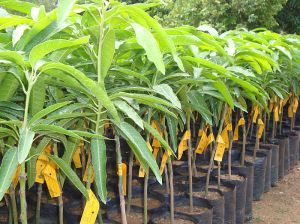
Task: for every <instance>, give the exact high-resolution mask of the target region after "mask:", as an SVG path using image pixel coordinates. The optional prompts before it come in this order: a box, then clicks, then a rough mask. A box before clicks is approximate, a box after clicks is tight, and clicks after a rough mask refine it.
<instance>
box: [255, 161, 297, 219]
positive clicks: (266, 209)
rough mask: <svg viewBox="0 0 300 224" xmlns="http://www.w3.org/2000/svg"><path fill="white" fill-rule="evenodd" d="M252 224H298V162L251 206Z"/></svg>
mask: <svg viewBox="0 0 300 224" xmlns="http://www.w3.org/2000/svg"><path fill="white" fill-rule="evenodd" d="M251 223H253V224H293V223H299V224H300V162H299V163H298V165H297V166H295V168H294V169H293V170H291V171H290V173H289V174H288V175H287V176H285V177H284V178H283V179H282V180H281V181H280V182H279V183H278V186H277V187H273V188H272V189H271V190H270V191H269V192H267V193H265V194H264V195H263V198H262V200H261V201H258V202H254V204H253V220H252V222H251Z"/></svg>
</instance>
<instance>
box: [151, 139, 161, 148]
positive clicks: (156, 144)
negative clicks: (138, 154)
mask: <svg viewBox="0 0 300 224" xmlns="http://www.w3.org/2000/svg"><path fill="white" fill-rule="evenodd" d="M152 146H153V147H158V148H159V147H160V146H161V144H160V141H158V140H157V139H156V138H153V141H152Z"/></svg>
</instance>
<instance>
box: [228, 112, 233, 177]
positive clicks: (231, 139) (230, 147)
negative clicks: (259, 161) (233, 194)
mask: <svg viewBox="0 0 300 224" xmlns="http://www.w3.org/2000/svg"><path fill="white" fill-rule="evenodd" d="M229 123H231V124H232V119H231V116H229ZM228 137H229V148H228V175H229V179H231V150H232V142H233V133H232V130H230V131H229V136H228Z"/></svg>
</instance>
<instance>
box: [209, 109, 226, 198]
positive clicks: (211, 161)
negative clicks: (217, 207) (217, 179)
mask: <svg viewBox="0 0 300 224" xmlns="http://www.w3.org/2000/svg"><path fill="white" fill-rule="evenodd" d="M226 111H227V104H225V106H224V108H223V111H222V115H221V121H220V126H219V130H218V135H220V134H221V132H222V128H223V124H224V120H225V115H226ZM217 146H218V143H217V142H215V145H214V149H213V151H212V154H211V155H210V161H209V167H208V170H207V176H206V184H205V195H207V193H208V186H209V179H210V172H211V169H212V167H213V164H214V155H215V153H216V150H217Z"/></svg>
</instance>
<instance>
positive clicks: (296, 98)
mask: <svg viewBox="0 0 300 224" xmlns="http://www.w3.org/2000/svg"><path fill="white" fill-rule="evenodd" d="M298 105H299V102H298V97H295V98H294V106H293V112H294V113H296V112H297V110H298Z"/></svg>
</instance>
